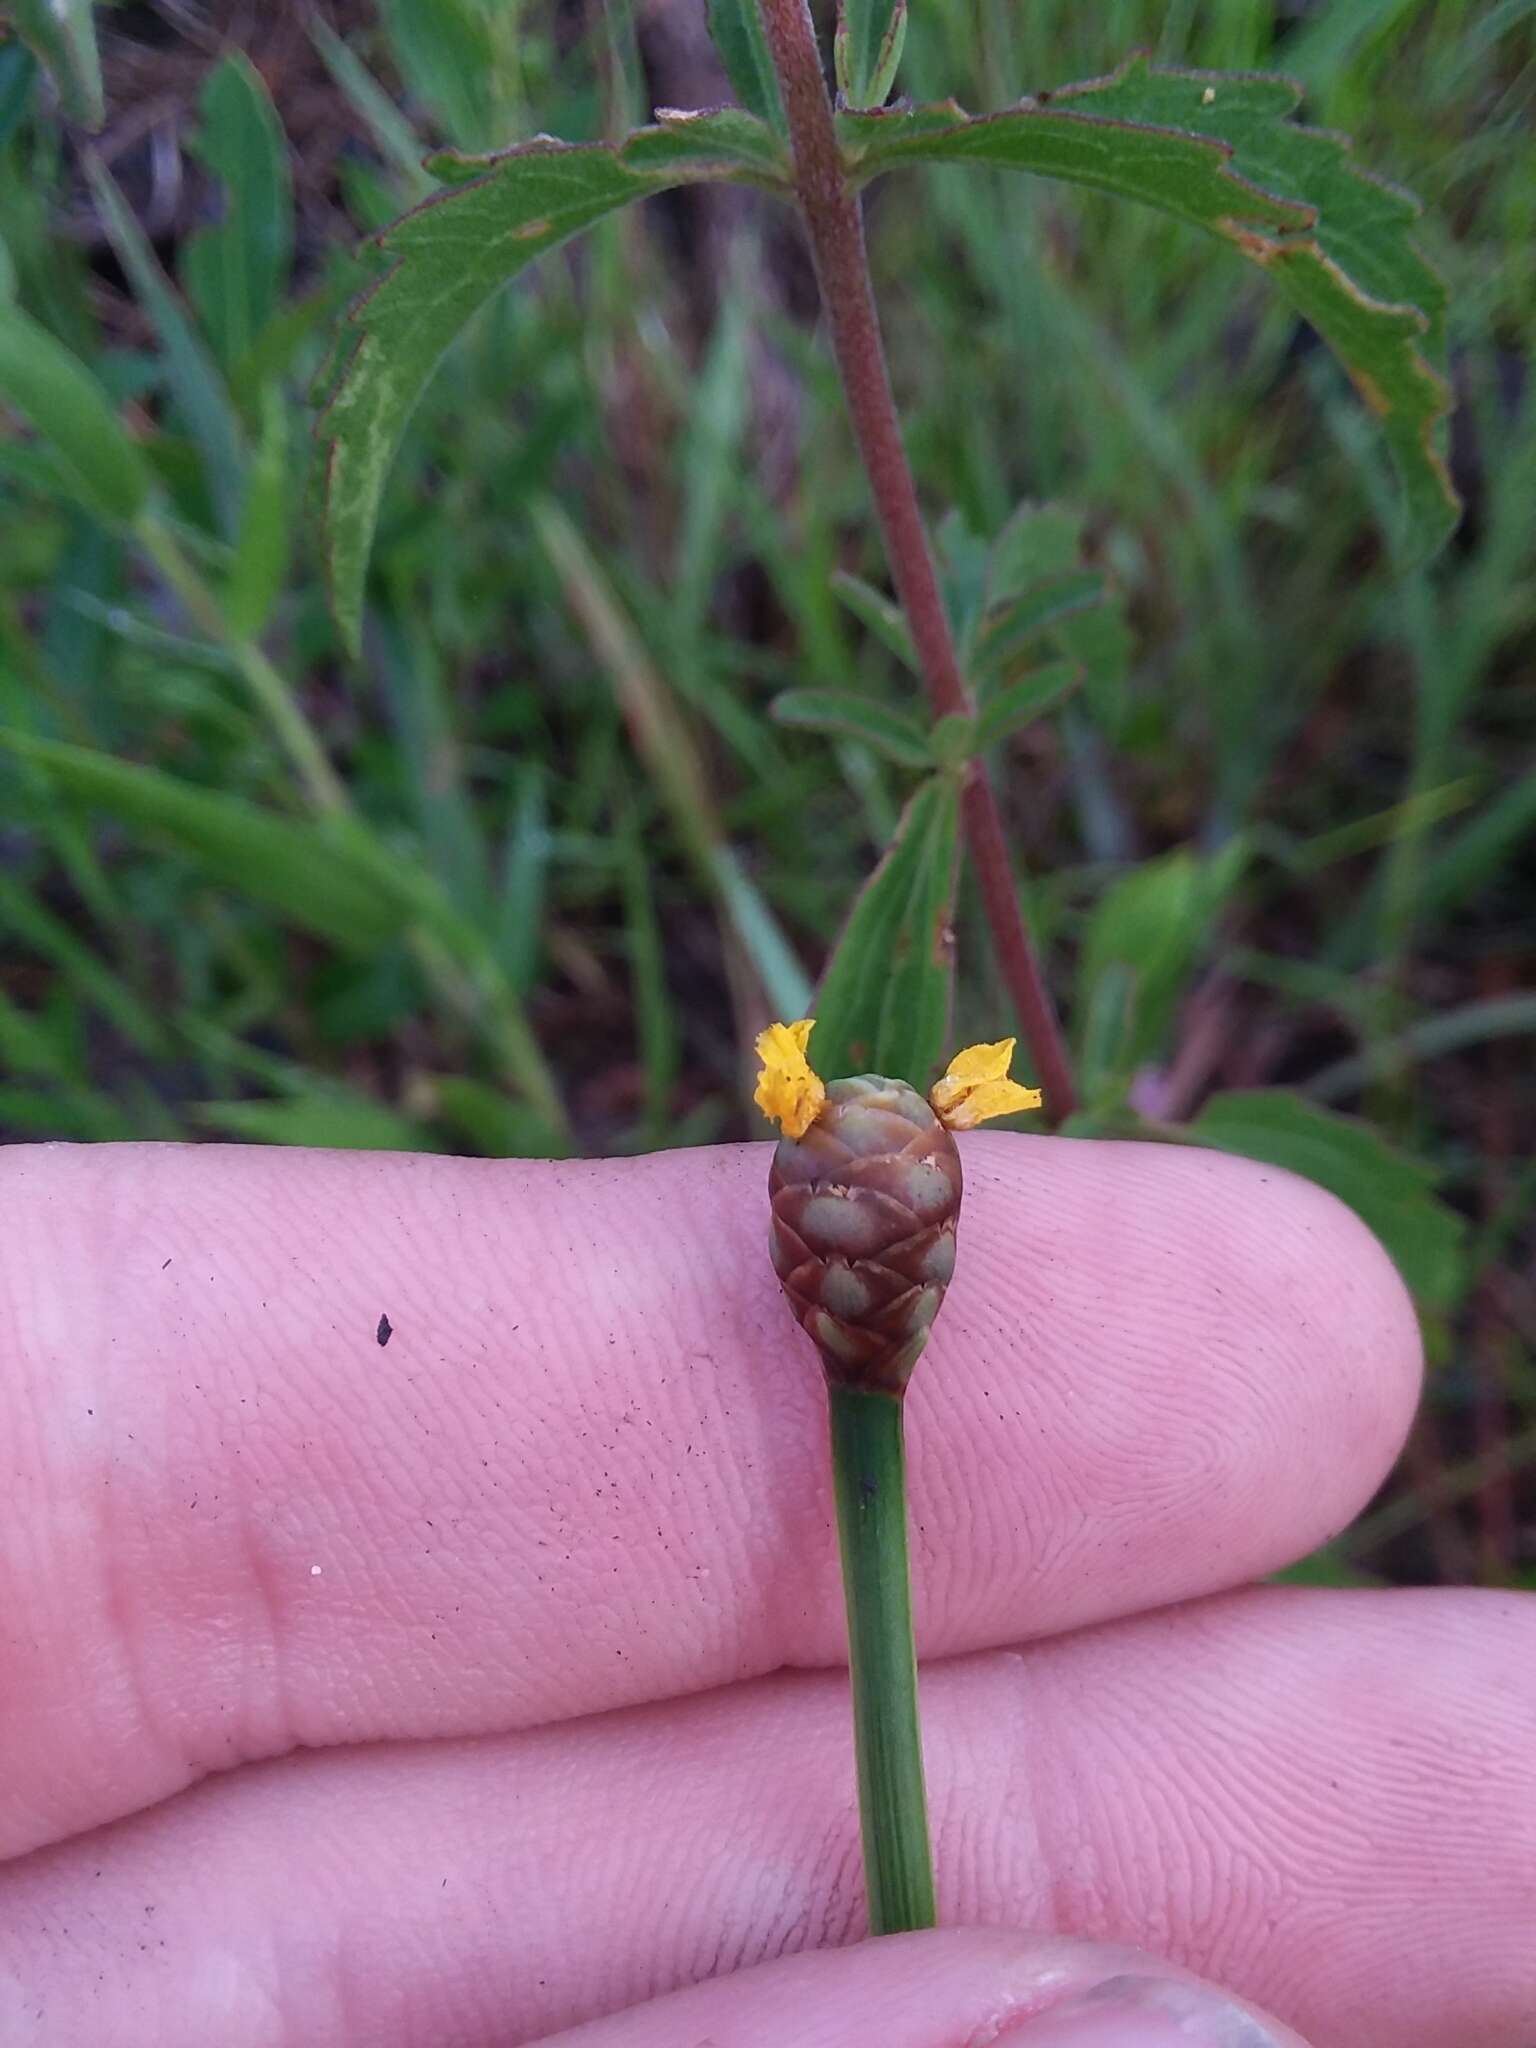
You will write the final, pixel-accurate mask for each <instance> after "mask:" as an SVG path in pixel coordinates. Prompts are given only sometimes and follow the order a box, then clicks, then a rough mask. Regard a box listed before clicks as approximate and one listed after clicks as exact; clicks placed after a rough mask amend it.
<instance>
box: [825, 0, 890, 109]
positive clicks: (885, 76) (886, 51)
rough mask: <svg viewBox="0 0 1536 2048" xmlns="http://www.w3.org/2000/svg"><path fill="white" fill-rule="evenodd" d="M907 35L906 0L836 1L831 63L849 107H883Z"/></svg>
mask: <svg viewBox="0 0 1536 2048" xmlns="http://www.w3.org/2000/svg"><path fill="white" fill-rule="evenodd" d="M906 37H907V0H837V30H836V33H835V35H834V36H833V39H832V63H833V68H834V70H835V71H836V73H837V89H838V91H839V92H840V93H841V94H842V96H843V101H844V103H845V104H846V105H847V106H850V107H854V108H863V107H879V106H883V105H884V103H885V101H886V100H887V99H888V98H889V97H890V91H891V87H892V86H893V85H894V84H895V83H896V67H897V65H898V64H900V62H901V46H902V44H903V43H904V42H905V41H906Z"/></svg>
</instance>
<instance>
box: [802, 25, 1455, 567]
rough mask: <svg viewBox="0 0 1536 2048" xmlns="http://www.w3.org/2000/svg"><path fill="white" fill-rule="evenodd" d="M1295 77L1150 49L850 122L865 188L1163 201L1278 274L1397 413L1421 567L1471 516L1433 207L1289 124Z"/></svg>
mask: <svg viewBox="0 0 1536 2048" xmlns="http://www.w3.org/2000/svg"><path fill="white" fill-rule="evenodd" d="M1300 98H1301V88H1300V87H1299V86H1297V85H1296V84H1294V83H1293V82H1292V81H1291V80H1289V79H1285V78H1266V77H1258V76H1250V75H1244V74H1238V73H1230V74H1229V73H1224V72H1214V71H1211V72H1205V71H1165V70H1160V69H1158V68H1156V67H1155V66H1153V65H1152V64H1150V63H1149V62H1148V60H1147V59H1146V57H1145V56H1136V57H1133V58H1131V59H1130V60H1129V61H1128V62H1127V63H1125V64H1124V65H1122V66H1121V68H1120V69H1119V70H1118V71H1117V72H1115V73H1114V74H1113V75H1112V76H1110V77H1108V78H1101V79H1093V80H1090V81H1088V82H1087V83H1085V84H1082V85H1069V86H1063V87H1062V88H1061V89H1060V90H1059V91H1057V92H1054V93H1049V94H1042V95H1040V96H1039V97H1038V98H1037V99H1034V100H1028V101H1025V102H1024V103H1023V104H1022V105H1021V106H1019V107H1017V108H1014V109H1010V110H1009V111H1008V112H1006V113H1002V114H991V115H986V116H983V117H980V118H972V117H970V116H968V115H966V114H965V113H963V112H962V110H961V109H960V108H959V107H957V106H956V105H955V104H954V103H953V102H952V101H951V102H948V103H946V104H944V105H940V106H933V107H923V108H918V109H916V110H914V111H912V112H910V113H889V114H845V115H843V116H842V117H841V122H840V126H841V132H842V137H843V144H844V150H845V154H846V156H847V159H848V162H849V165H850V169H851V170H852V171H853V172H854V173H855V174H856V175H857V176H858V177H859V178H860V179H861V180H862V179H867V178H870V177H874V176H877V175H878V174H879V173H880V172H882V171H885V170H889V169H892V168H894V167H895V166H897V165H899V164H903V163H919V162H945V163H980V164H992V165H997V166H1001V167H1009V168H1013V169H1017V170H1024V171H1035V172H1039V173H1042V174H1044V175H1046V176H1050V177H1057V178H1065V179H1069V180H1071V181H1073V182H1075V183H1077V184H1082V185H1091V186H1094V187H1096V188H1097V189H1099V190H1100V191H1106V192H1115V193H1119V194H1120V195H1122V196H1123V197H1125V198H1129V199H1140V200H1144V201H1146V202H1147V203H1148V204H1149V205H1153V206H1159V207H1162V208H1163V209H1164V210H1165V211H1166V212H1169V213H1172V214H1176V215H1177V216H1178V217H1179V218H1180V219H1182V220H1186V221H1189V222H1191V223H1192V224H1193V225H1194V226H1196V227H1200V228H1204V229H1205V230H1207V232H1209V233H1211V234H1215V235H1219V236H1220V237H1221V238H1222V239H1223V240H1225V241H1227V242H1229V243H1230V244H1231V245H1232V246H1233V247H1234V248H1236V249H1238V250H1239V251H1241V253H1242V254H1243V255H1245V256H1247V257H1250V258H1251V259H1252V260H1253V261H1254V262H1256V263H1258V264H1259V265H1260V266H1261V267H1262V268H1263V269H1264V270H1265V271H1267V272H1268V274H1269V276H1270V278H1271V279H1272V280H1273V282H1274V284H1275V285H1276V287H1277V289H1278V290H1280V291H1281V292H1282V293H1283V294H1284V295H1285V297H1286V298H1288V299H1289V300H1290V302H1291V303H1292V305H1294V306H1295V307H1296V309H1297V310H1298V311H1299V312H1300V313H1302V314H1303V315H1304V316H1305V318H1306V319H1308V320H1309V321H1310V322H1311V323H1312V325H1313V326H1314V327H1315V328H1316V329H1317V330H1318V332H1319V333H1320V334H1321V335H1322V336H1323V338H1324V339H1325V340H1326V341H1327V342H1328V343H1329V345H1330V347H1332V349H1333V350H1334V351H1335V353H1336V354H1337V355H1338V356H1339V358H1340V360H1341V361H1342V362H1343V364H1344V367H1345V368H1346V370H1348V372H1349V374H1350V376H1351V377H1352V378H1353V380H1354V382H1355V385H1356V387H1357V389H1358V390H1359V391H1360V392H1361V394H1362V395H1363V396H1364V398H1365V399H1366V402H1367V403H1368V404H1369V405H1370V407H1371V409H1372V410H1373V411H1374V412H1375V413H1376V414H1377V415H1378V417H1379V419H1380V420H1381V424H1382V430H1383V433H1384V434H1385V436H1386V440H1387V443H1388V446H1389V447H1390V448H1391V450H1392V453H1393V457H1394V459H1395V461H1396V463H1397V467H1398V470H1399V473H1400V475H1401V477H1402V481H1403V487H1404V494H1405V509H1404V522H1403V534H1402V544H1403V549H1404V554H1405V557H1407V558H1412V559H1422V558H1424V557H1427V556H1428V555H1430V554H1432V553H1433V552H1434V550H1435V549H1436V548H1438V547H1439V546H1440V544H1441V543H1442V542H1443V541H1444V540H1445V539H1446V537H1447V536H1448V535H1449V533H1450V532H1451V529H1452V528H1453V526H1454V525H1455V523H1456V517H1457V510H1458V506H1457V499H1456V495H1455V492H1454V490H1453V489H1452V487H1451V483H1450V478H1449V475H1448V473H1447V471H1446V467H1445V461H1444V455H1443V446H1442V444H1443V440H1444V432H1443V425H1444V417H1445V414H1446V412H1447V411H1448V409H1449V407H1450V402H1451V398H1450V390H1449V386H1448V385H1447V383H1446V380H1445V377H1444V375H1443V361H1444V351H1445V337H1444V321H1445V298H1446V295H1445V287H1444V285H1443V284H1442V283H1441V281H1440V279H1439V278H1438V277H1437V276H1436V275H1435V273H1434V271H1433V270H1431V268H1430V267H1429V265H1428V264H1427V263H1426V262H1425V260H1424V258H1423V257H1422V256H1421V255H1420V254H1419V251H1418V249H1417V248H1416V247H1415V245H1414V243H1413V241H1412V239H1411V238H1410V235H1409V229H1410V228H1411V227H1412V225H1413V222H1414V221H1415V220H1416V219H1417V218H1418V214H1419V207H1418V204H1417V202H1416V201H1415V200H1413V199H1412V198H1411V197H1410V196H1409V195H1408V194H1407V193H1405V192H1402V191H1399V190H1398V189H1397V188H1396V187H1395V186H1392V185H1388V184H1386V183H1385V182H1384V181H1383V180H1381V179H1378V178H1375V177H1373V176H1372V175H1371V174H1370V173H1369V172H1367V171H1363V170H1361V169H1360V167H1359V166H1358V165H1357V164H1356V162H1355V161H1354V158H1353V156H1352V154H1351V150H1350V145H1349V143H1348V142H1347V141H1346V140H1344V138H1342V137H1340V136H1337V135H1333V134H1330V133H1328V132H1327V131H1326V130H1323V129H1319V128H1305V127H1301V126H1298V125H1297V124H1296V123H1294V122H1292V121H1291V120H1289V119H1288V116H1289V115H1291V114H1292V113H1293V112H1294V111H1295V108H1296V106H1297V104H1298V102H1299V100H1300Z"/></svg>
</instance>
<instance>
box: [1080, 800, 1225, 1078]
mask: <svg viewBox="0 0 1536 2048" xmlns="http://www.w3.org/2000/svg"><path fill="white" fill-rule="evenodd" d="M1246 858H1247V849H1246V848H1245V847H1244V845H1243V843H1242V842H1241V841H1240V840H1232V841H1231V842H1229V844H1228V845H1227V846H1226V847H1224V848H1223V849H1222V851H1221V852H1220V853H1219V854H1217V855H1215V856H1214V857H1213V858H1212V859H1210V860H1206V861H1201V860H1200V859H1198V858H1197V856H1196V855H1194V854H1193V853H1191V852H1189V851H1188V850H1187V849H1185V848H1181V849H1179V850H1178V851H1177V852H1174V853H1169V854H1164V855H1163V856H1162V858H1161V859H1159V860H1150V861H1144V862H1143V863H1142V864H1141V865H1140V866H1139V867H1136V868H1132V869H1131V870H1130V872H1129V873H1127V874H1125V875H1122V876H1121V877H1120V879H1119V880H1118V881H1116V882H1113V883H1111V885H1110V887H1109V888H1108V889H1107V890H1106V891H1105V892H1104V894H1103V896H1101V897H1100V899H1099V901H1098V902H1097V903H1096V904H1095V905H1094V908H1093V912H1092V915H1091V916H1090V917H1089V919H1088V923H1087V927H1086V929H1085V930H1084V933H1083V942H1082V949H1081V952H1080V954H1079V958H1078V984H1077V1008H1078V1015H1079V1017H1080V1018H1082V1019H1084V1020H1085V1025H1086V1023H1087V1022H1089V1021H1091V1022H1092V1024H1093V1027H1094V1031H1093V1035H1094V1040H1095V1042H1094V1043H1093V1044H1090V1043H1089V1042H1088V1041H1087V1040H1086V1039H1085V1041H1084V1044H1083V1048H1082V1050H1083V1057H1084V1085H1085V1088H1086V1089H1087V1090H1088V1091H1089V1092H1090V1093H1091V1092H1093V1091H1095V1090H1098V1089H1100V1088H1102V1087H1103V1086H1105V1085H1107V1084H1108V1083H1110V1082H1113V1081H1124V1080H1127V1079H1128V1078H1129V1077H1130V1075H1131V1074H1132V1073H1133V1072H1134V1070H1135V1069H1136V1068H1137V1067H1138V1066H1140V1065H1142V1064H1143V1063H1144V1062H1145V1061H1147V1060H1150V1059H1153V1058H1156V1057H1157V1056H1158V1055H1160V1054H1162V1053H1163V1052H1165V1051H1166V1049H1167V1045H1168V1038H1169V1031H1170V1027H1171V1025H1172V1021H1173V1013H1174V1011H1175V1009H1176V1007H1177V1005H1178V1003H1179V1002H1180V1000H1181V999H1182V997H1183V995H1184V991H1185V989H1186V987H1187V985H1188V982H1189V978H1190V976H1191V974H1192V973H1193V972H1194V969H1195V966H1196V965H1197V963H1198V961H1199V959H1200V955H1201V952H1202V950H1203V949H1204V947H1205V945H1206V943H1207V941H1208V939H1209V936H1210V927H1211V921H1212V919H1213V917H1214V916H1215V913H1216V911H1217V910H1218V908H1219V907H1220V905H1221V903H1222V901H1223V900H1224V898H1225V897H1226V895H1227V893H1228V892H1229V891H1230V889H1231V888H1232V886H1233V884H1234V883H1235V882H1236V880H1237V877H1238V874H1239V872H1240V871H1241V868H1242V865H1243V862H1244V861H1245V859H1246ZM1106 981H1109V982H1110V983H1111V985H1112V989H1113V1001H1110V1000H1109V999H1108V998H1107V997H1106V996H1105V995H1104V994H1103V993H1102V989H1101V985H1102V984H1104V983H1105V982H1106ZM1106 1017H1112V1018H1113V1020H1114V1030H1113V1032H1110V1031H1109V1029H1108V1025H1107V1023H1106ZM1111 1048H1112V1051H1111ZM1090 1053H1091V1054H1093V1055H1094V1056H1095V1057H1096V1058H1110V1057H1112V1059H1113V1062H1114V1064H1113V1066H1112V1067H1109V1068H1105V1069H1102V1070H1090V1069H1089V1067H1088V1065H1087V1061H1088V1056H1089V1055H1090Z"/></svg>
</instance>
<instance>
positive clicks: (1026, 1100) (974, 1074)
mask: <svg viewBox="0 0 1536 2048" xmlns="http://www.w3.org/2000/svg"><path fill="white" fill-rule="evenodd" d="M1015 1043H1016V1041H1015V1040H1014V1039H1011V1038H1000V1039H998V1040H997V1042H996V1043H995V1044H993V1045H968V1046H967V1047H966V1049H965V1051H964V1052H957V1053H956V1054H955V1056H954V1058H953V1059H952V1060H951V1061H950V1063H949V1072H948V1073H947V1074H946V1075H945V1076H944V1078H943V1080H942V1081H936V1082H935V1083H934V1085H933V1091H932V1093H931V1094H930V1095H929V1097H928V1100H929V1101H930V1102H931V1103H932V1104H933V1108H934V1113H935V1114H936V1115H937V1117H938V1119H939V1121H940V1123H942V1124H944V1125H945V1126H946V1127H947V1128H948V1129H949V1130H952V1131H973V1130H975V1128H976V1126H977V1125H978V1124H984V1123H987V1122H989V1121H990V1120H991V1118H993V1117H995V1116H1015V1115H1017V1114H1018V1112H1019V1111H1020V1110H1022V1109H1038V1108H1039V1107H1040V1104H1041V1101H1042V1100H1043V1098H1042V1096H1041V1094H1040V1090H1039V1089H1038V1088H1023V1087H1021V1086H1020V1085H1019V1083H1018V1082H1017V1081H1010V1080H1009V1079H1008V1068H1009V1066H1010V1064H1011V1062H1012V1060H1013V1048H1014V1045H1015Z"/></svg>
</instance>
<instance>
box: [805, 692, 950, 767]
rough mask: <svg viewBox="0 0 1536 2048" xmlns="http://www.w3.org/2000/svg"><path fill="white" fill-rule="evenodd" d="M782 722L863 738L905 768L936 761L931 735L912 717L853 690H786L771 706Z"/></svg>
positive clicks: (928, 764)
mask: <svg viewBox="0 0 1536 2048" xmlns="http://www.w3.org/2000/svg"><path fill="white" fill-rule="evenodd" d="M769 708H770V710H771V712H772V715H773V717H774V718H775V719H776V720H777V721H778V723H779V724H780V725H796V726H802V727H807V728H809V729H810V730H811V731H813V732H835V733H841V734H843V735H845V736H846V737H848V738H851V739H856V740H863V741H864V742H865V744H866V745H868V746H871V747H874V748H875V749H876V751H877V752H879V753H882V754H884V755H885V756H886V758H887V759H888V760H891V761H895V762H897V763H898V764H899V765H900V766H901V767H903V768H929V767H931V766H932V765H933V758H932V755H931V754H930V753H929V750H928V737H927V734H926V733H924V731H923V729H922V727H921V726H920V725H918V724H917V723H916V722H915V721H914V720H913V719H910V718H904V717H903V716H902V714H901V713H900V712H899V711H889V710H887V709H886V707H885V705H883V704H876V703H875V702H874V701H873V700H872V699H871V698H869V697H856V696H855V695H854V694H853V692H852V691H850V690H785V691H784V692H783V693H782V694H781V695H780V696H777V697H775V698H774V700H773V703H772V705H771V706H770V707H769Z"/></svg>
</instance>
